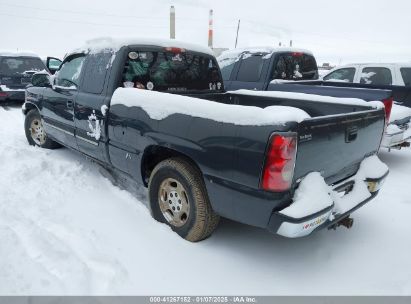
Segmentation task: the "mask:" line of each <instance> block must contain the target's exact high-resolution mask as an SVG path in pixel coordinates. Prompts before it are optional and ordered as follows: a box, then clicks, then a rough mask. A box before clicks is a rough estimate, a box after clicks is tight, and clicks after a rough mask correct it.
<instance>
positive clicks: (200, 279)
mask: <svg viewBox="0 0 411 304" xmlns="http://www.w3.org/2000/svg"><path fill="white" fill-rule="evenodd" d="M0 121H1V123H2V124H1V125H2V126H1V128H0V142H1V143H0V160H1V161H0V294H1V295H6V294H7V295H11V294H42V295H44V294H81V295H83V294H133V295H149V294H173V295H187V294H190V295H191V294H204V295H206V294H207V295H208V294H213V295H215V294H239V293H240V294H253V295H311V294H320V295H334V294H338V295H345V294H356V295H369V294H373V295H382V294H384V295H394V294H401V295H411V256H410V252H411V237H410V234H411V225H410V223H411V220H410V217H411V198H410V194H409V189H410V181H411V150H410V149H405V150H403V151H392V152H391V153H388V152H382V153H381V155H380V157H381V159H382V160H383V161H384V162H386V163H387V164H388V166H389V167H390V169H391V173H390V176H389V178H388V180H387V182H386V184H385V185H384V188H383V190H382V191H381V193H380V195H379V196H378V198H377V199H376V200H374V201H372V202H370V203H369V204H368V205H366V206H364V207H363V208H361V209H360V210H359V211H358V212H356V213H355V214H354V215H353V217H354V218H355V223H354V227H353V228H352V229H351V230H346V229H345V228H340V229H338V230H337V231H320V232H318V233H316V234H314V235H311V236H309V237H307V238H304V239H284V238H281V237H278V236H274V235H271V234H269V233H268V232H266V231H264V230H261V229H257V228H253V227H249V226H246V225H242V224H238V223H234V222H231V221H228V220H223V221H222V222H221V223H220V226H219V228H218V229H217V231H216V232H215V234H214V235H213V236H212V237H211V238H209V239H208V240H206V241H203V242H200V243H196V244H193V243H189V242H186V241H184V240H182V239H180V238H179V237H178V236H177V235H176V234H174V233H173V232H171V230H170V229H169V228H168V227H167V226H165V225H163V224H160V223H158V222H155V221H154V220H153V219H152V218H151V217H150V214H149V212H148V210H147V208H146V207H145V204H146V194H145V190H141V191H140V192H139V194H138V197H137V198H136V197H135V196H133V195H131V194H130V193H129V192H127V191H124V190H120V189H119V188H118V187H115V186H113V185H112V184H111V183H110V181H109V180H108V179H107V178H105V177H103V176H102V175H101V173H100V172H99V168H98V166H97V165H95V164H93V163H91V162H89V161H88V160H86V159H85V157H83V156H81V155H79V154H77V153H75V152H72V151H70V150H68V149H59V150H54V151H50V150H42V149H38V148H34V147H30V146H28V144H27V143H26V139H25V136H24V132H23V115H22V114H21V111H20V109H19V108H11V109H10V110H8V111H6V110H4V109H3V108H1V107H0Z"/></svg>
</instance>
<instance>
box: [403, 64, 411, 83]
mask: <svg viewBox="0 0 411 304" xmlns="http://www.w3.org/2000/svg"><path fill="white" fill-rule="evenodd" d="M400 71H401V76H402V79H403V80H404V85H405V86H411V67H409V68H401V69H400Z"/></svg>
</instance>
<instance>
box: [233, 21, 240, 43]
mask: <svg viewBox="0 0 411 304" xmlns="http://www.w3.org/2000/svg"><path fill="white" fill-rule="evenodd" d="M239 31H240V19H238V25H237V35H236V36H235V47H234V48H235V49H236V48H237V42H238V32H239Z"/></svg>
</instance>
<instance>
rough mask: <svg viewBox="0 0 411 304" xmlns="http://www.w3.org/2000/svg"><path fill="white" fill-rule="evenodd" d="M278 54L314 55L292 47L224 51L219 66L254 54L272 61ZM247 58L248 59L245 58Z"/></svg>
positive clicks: (221, 66)
mask: <svg viewBox="0 0 411 304" xmlns="http://www.w3.org/2000/svg"><path fill="white" fill-rule="evenodd" d="M278 52H296V53H305V54H309V55H312V54H313V53H312V52H311V51H309V50H306V49H300V48H290V47H270V46H265V47H249V48H240V49H233V50H228V51H224V52H222V53H221V55H220V56H218V57H217V61H218V64H219V65H220V68H223V67H225V66H227V65H230V64H233V63H234V62H236V61H238V60H240V58H241V56H242V55H243V54H244V55H245V56H251V55H252V54H265V56H264V57H263V59H270V58H271V56H272V55H273V54H274V53H278ZM243 58H246V57H243Z"/></svg>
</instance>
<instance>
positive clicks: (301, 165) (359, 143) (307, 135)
mask: <svg viewBox="0 0 411 304" xmlns="http://www.w3.org/2000/svg"><path fill="white" fill-rule="evenodd" d="M384 115H385V114H384V110H383V109H374V110H368V111H361V112H356V113H350V114H342V115H331V116H325V117H318V118H312V119H308V120H304V121H302V122H301V123H300V124H299V126H298V137H299V141H298V150H297V159H296V165H295V172H294V180H297V181H298V179H299V178H301V177H303V176H305V175H306V174H307V173H309V172H312V171H320V172H321V174H322V176H323V177H324V178H325V180H326V182H327V183H328V184H332V183H336V182H338V181H341V180H343V179H345V178H347V177H349V176H351V175H353V174H355V173H356V171H357V170H358V167H359V164H360V162H361V161H362V160H363V159H364V157H366V156H369V155H371V154H374V153H376V152H377V151H378V149H379V146H380V143H381V137H382V135H383V131H384Z"/></svg>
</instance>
